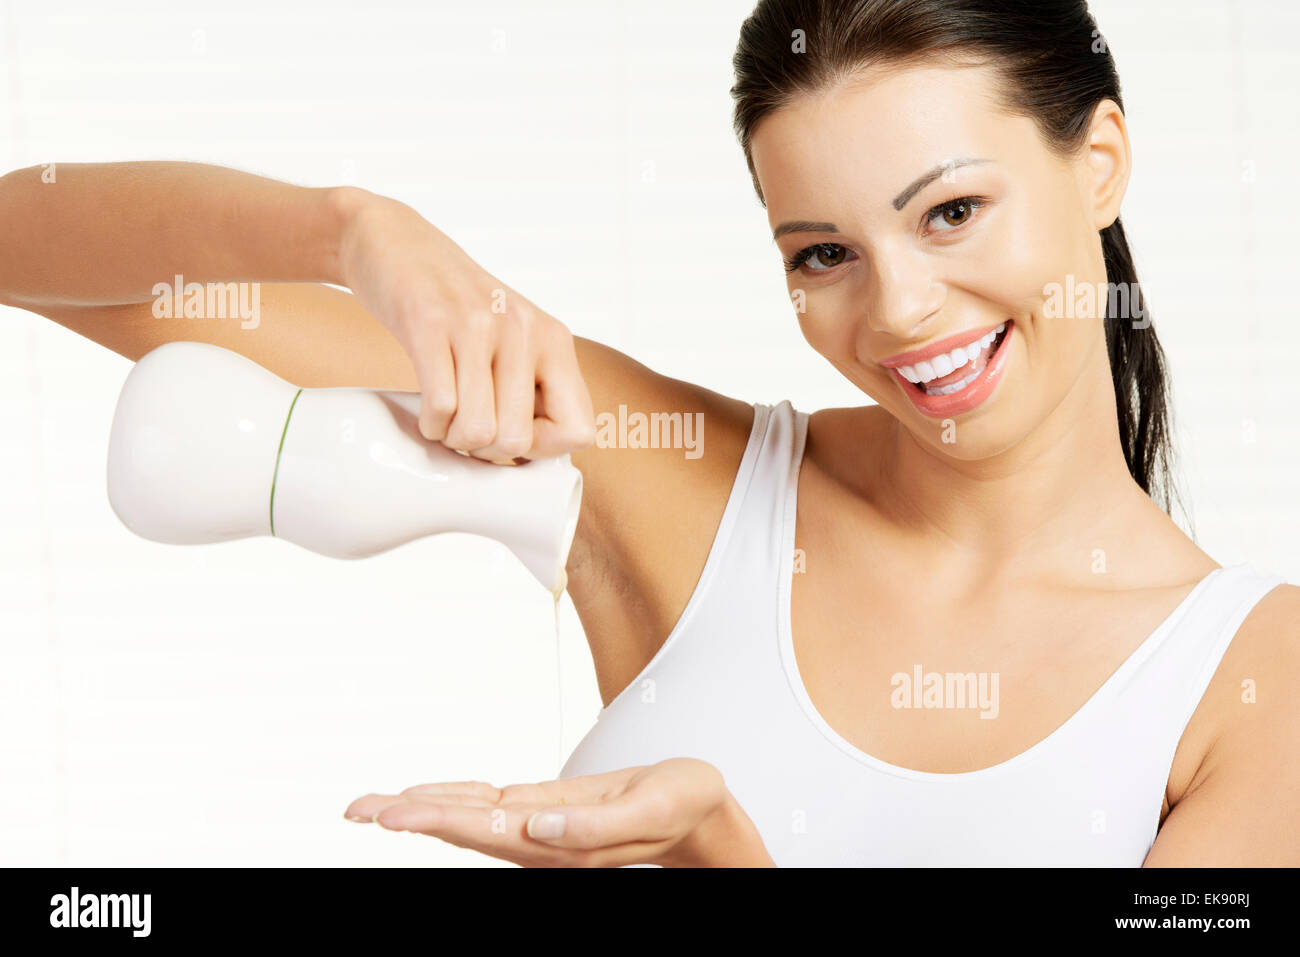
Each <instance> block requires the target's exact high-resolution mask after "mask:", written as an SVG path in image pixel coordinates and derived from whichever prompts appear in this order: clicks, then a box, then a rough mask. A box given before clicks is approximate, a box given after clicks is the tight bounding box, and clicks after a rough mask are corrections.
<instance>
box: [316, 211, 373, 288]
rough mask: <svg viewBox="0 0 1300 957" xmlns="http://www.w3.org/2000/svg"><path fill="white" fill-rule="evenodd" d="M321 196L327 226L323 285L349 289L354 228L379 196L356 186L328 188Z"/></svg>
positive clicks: (355, 230)
mask: <svg viewBox="0 0 1300 957" xmlns="http://www.w3.org/2000/svg"><path fill="white" fill-rule="evenodd" d="M323 194H324V205H325V209H326V211H327V213H326V220H327V222H328V223H329V226H328V230H327V232H328V240H327V242H326V243H325V247H324V250H325V251H324V262H323V263H322V274H323V275H324V276H326V277H328V278H326V279H325V282H329V283H333V284H334V285H336V286H347V287H349V288H350V287H351V283H350V282H349V279H350V275H349V273H350V270H349V265H348V264H349V261H350V258H351V250H352V248H353V246H354V245H355V242H356V233H357V225H358V223H359V222H360V221H361V219H362V218H363V215H364V214H365V212H366V211H367V210H368V209H371V208H373V207H374V206H375V204H376V203H377V201H379V200H380V199H381V197H379V196H378V195H376V194H375V193H372V192H370V191H369V190H365V189H361V188H360V187H358V186H331V187H327V188H326V189H325V190H323Z"/></svg>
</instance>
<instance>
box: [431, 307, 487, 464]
mask: <svg viewBox="0 0 1300 957" xmlns="http://www.w3.org/2000/svg"><path fill="white" fill-rule="evenodd" d="M492 348H493V344H492V342H491V341H490V340H489V339H488V338H487V337H486V336H484V335H482V334H473V333H472V332H470V331H466V332H462V333H460V334H459V335H457V336H456V337H454V338H453V339H452V356H453V358H454V360H455V364H456V411H455V412H454V413H453V414H452V417H451V423H450V424H449V425H448V426H447V434H446V436H445V437H444V439H443V442H444V444H446V445H448V446H450V447H451V448H453V449H459V450H461V451H462V452H470V453H473V452H476V451H477V450H479V449H483V448H486V447H487V446H489V445H491V444H492V440H493V439H494V438H495V437H496V399H495V398H494V395H493V387H492Z"/></svg>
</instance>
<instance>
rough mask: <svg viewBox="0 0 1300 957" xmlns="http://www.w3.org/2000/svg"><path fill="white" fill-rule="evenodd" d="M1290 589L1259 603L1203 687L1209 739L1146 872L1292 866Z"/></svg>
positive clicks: (1295, 596) (1294, 617) (1296, 815)
mask: <svg viewBox="0 0 1300 957" xmlns="http://www.w3.org/2000/svg"><path fill="white" fill-rule="evenodd" d="M1297 688H1300V588H1297V587H1296V586H1294V585H1283V586H1280V587H1278V588H1275V589H1274V590H1273V591H1271V592H1270V593H1269V594H1268V595H1266V596H1265V597H1264V598H1262V599H1261V600H1260V601H1259V602H1258V603H1257V604H1256V606H1255V607H1254V608H1253V609H1252V610H1251V613H1250V614H1249V615H1248V616H1247V618H1246V621H1245V622H1244V623H1243V624H1242V626H1241V628H1240V629H1239V630H1238V632H1237V635H1236V637H1235V638H1234V639H1233V642H1232V644H1231V645H1229V650H1228V652H1227V653H1226V654H1225V655H1224V657H1223V660H1222V661H1221V662H1220V664H1219V668H1218V670H1217V671H1216V673H1215V676H1214V678H1213V680H1212V682H1211V686H1210V689H1209V690H1208V691H1207V696H1214V706H1215V714H1216V724H1217V727H1218V729H1219V733H1218V734H1217V735H1216V736H1215V738H1214V740H1213V744H1212V745H1211V746H1210V748H1209V750H1208V752H1207V753H1206V755H1205V757H1204V759H1203V761H1202V762H1201V766H1200V768H1199V770H1198V771H1197V772H1196V774H1195V776H1194V777H1193V779H1192V782H1191V784H1190V785H1189V786H1188V788H1187V790H1186V793H1185V794H1184V795H1183V796H1182V798H1181V799H1180V800H1179V801H1178V803H1176V804H1175V805H1174V806H1173V808H1172V810H1171V811H1170V812H1169V816H1168V817H1167V818H1166V819H1165V822H1164V825H1163V826H1162V827H1161V828H1160V831H1159V833H1158V834H1157V835H1156V840H1155V843H1154V844H1153V845H1152V847H1151V850H1150V852H1149V853H1148V854H1147V858H1146V861H1145V866H1147V867H1269V866H1289V867H1294V866H1297V865H1300V695H1297V693H1296V689H1297Z"/></svg>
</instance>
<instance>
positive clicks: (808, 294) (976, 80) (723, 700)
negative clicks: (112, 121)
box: [0, 0, 1300, 866]
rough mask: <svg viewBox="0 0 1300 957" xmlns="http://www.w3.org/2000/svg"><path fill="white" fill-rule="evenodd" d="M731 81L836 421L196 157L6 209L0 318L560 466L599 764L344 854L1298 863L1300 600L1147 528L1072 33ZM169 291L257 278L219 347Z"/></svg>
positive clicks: (748, 40) (882, 26)
mask: <svg viewBox="0 0 1300 957" xmlns="http://www.w3.org/2000/svg"><path fill="white" fill-rule="evenodd" d="M734 65H735V69H736V81H735V86H734V88H733V90H732V94H733V96H734V100H735V117H734V119H735V129H736V132H737V133H738V135H739V138H740V143H741V146H742V148H743V151H744V155H745V157H746V160H747V163H748V166H749V170H750V173H751V175H752V179H753V184H754V186H755V188H756V190H757V192H758V196H759V200H760V202H762V203H763V205H764V206H765V207H766V210H767V214H768V229H770V231H771V233H772V235H773V237H774V238H775V242H776V245H777V247H778V248H779V251H780V258H781V259H783V260H784V263H785V274H786V277H787V280H788V287H789V292H790V296H791V299H792V301H793V302H794V304H795V311H796V314H797V317H798V322H799V325H800V327H801V329H802V331H803V334H804V337H805V339H806V340H807V341H808V343H809V344H810V345H811V346H812V347H813V349H814V350H816V352H817V353H819V354H820V355H822V356H823V357H825V358H826V360H827V361H828V362H829V363H830V364H831V365H832V366H833V367H834V368H835V369H837V370H838V371H839V372H840V373H841V374H842V375H843V376H844V377H845V378H846V379H847V380H848V381H849V382H850V383H852V384H853V385H854V386H856V387H857V389H858V390H859V391H860V392H861V394H862V396H863V397H864V400H865V399H866V398H870V399H872V400H874V404H866V403H865V401H864V404H861V405H855V406H854V407H851V408H835V409H822V410H820V411H817V412H815V413H812V414H806V413H804V412H800V411H796V410H795V409H794V407H793V406H792V405H791V403H790V402H788V401H787V402H782V403H779V404H776V405H764V404H758V405H750V404H748V403H746V402H743V401H740V400H738V399H733V398H729V397H726V396H722V395H719V394H717V393H714V392H712V391H709V390H708V389H706V388H702V387H700V386H696V385H692V384H690V383H686V382H681V381H678V380H674V379H670V378H667V377H665V376H662V375H657V374H656V373H654V372H652V371H650V370H649V369H647V368H645V367H644V366H642V365H640V364H638V363H637V362H635V361H633V360H632V359H630V358H628V357H627V356H624V355H621V354H620V353H618V352H616V351H614V350H613V349H610V348H608V347H605V346H602V345H599V344H597V343H595V342H593V341H591V340H588V339H583V338H577V337H574V336H573V335H572V334H571V333H570V332H569V330H568V328H567V327H566V326H565V325H564V324H562V323H561V322H560V321H559V320H558V319H557V318H556V317H554V316H551V315H549V314H548V313H547V312H545V311H544V310H542V309H541V308H539V307H538V306H537V305H535V304H534V303H532V302H531V301H530V300H528V299H526V298H525V297H524V296H523V295H521V294H520V293H518V292H516V291H515V290H513V289H512V288H510V287H508V286H507V285H506V284H505V283H504V282H502V281H501V280H500V279H498V278H496V277H495V276H492V275H490V274H489V273H487V272H486V270H484V269H483V268H482V267H480V266H479V265H478V264H477V263H475V262H474V261H473V260H471V259H470V258H469V256H468V255H467V254H466V253H465V252H464V251H463V250H462V249H461V248H460V247H459V246H457V245H456V244H455V243H454V242H452V240H451V239H450V238H449V237H448V236H446V235H445V234H443V233H442V232H441V231H439V230H438V229H437V228H435V227H434V226H433V225H432V224H430V223H428V222H427V221H425V220H424V219H423V218H422V217H420V216H419V215H418V214H417V213H416V212H415V211H414V210H413V209H411V208H410V207H407V206H405V205H403V204H402V203H399V202H396V201H395V200H392V199H389V198H386V197H382V196H377V195H375V194H373V193H370V192H367V191H365V190H361V189H357V188H351V187H340V188H332V189H319V190H314V189H301V188H297V187H291V186H287V185H285V184H283V183H277V182H275V181H272V180H267V179H262V178H259V177H254V176H249V175H247V174H242V173H238V172H236V171H233V170H225V169H220V168H214V167H209V166H200V165H196V164H184V163H141V164H111V165H104V166H76V165H72V166H60V167H59V174H58V175H59V184H60V185H59V187H58V189H57V190H52V189H47V188H44V187H43V186H42V185H41V182H40V176H39V173H38V171H34V170H22V171H18V172H16V173H13V174H10V175H9V176H6V177H4V179H3V180H0V221H3V222H6V223H12V224H16V225H15V226H14V227H13V228H11V229H10V230H8V231H0V302H4V303H8V304H11V305H15V306H18V307H20V308H25V309H29V310H31V311H33V312H37V313H40V314H43V315H46V316H49V317H51V318H52V319H54V320H55V321H57V322H60V323H62V324H64V325H66V326H68V327H69V328H71V329H74V330H76V331H77V332H79V333H81V334H83V335H85V336H87V337H89V338H92V339H94V340H96V341H98V342H100V343H102V344H104V345H106V346H108V347H110V348H112V349H114V350H116V351H118V352H120V353H121V354H123V355H126V356H128V357H130V358H132V359H138V358H140V357H141V356H142V355H144V354H145V353H146V352H148V351H150V350H151V349H153V348H154V347H156V346H158V345H160V344H161V343H164V342H167V341H170V340H175V339H190V340H197V341H202V342H213V343H216V344H218V345H222V346H224V347H226V348H228V349H231V350H234V351H237V352H240V353H241V354H243V355H245V356H248V357H249V358H252V359H254V360H255V361H256V362H258V363H259V364H260V365H262V366H264V367H265V368H267V369H269V370H271V371H272V372H274V373H276V374H277V375H279V376H281V377H282V378H285V379H288V380H290V381H293V382H295V383H297V384H298V385H300V386H303V387H306V388H316V387H333V386H340V385H352V386H369V387H372V388H378V389H413V388H416V387H417V386H418V388H419V389H420V391H421V393H422V398H421V410H420V411H421V418H420V431H421V433H422V435H423V437H424V438H425V439H426V440H428V441H431V442H441V443H442V444H443V445H446V446H448V447H450V448H453V449H456V450H458V451H461V452H465V453H468V454H470V455H474V456H476V457H478V458H482V459H486V460H489V461H491V462H494V463H496V464H499V465H501V466H502V467H509V466H510V465H512V464H514V463H515V462H516V460H517V459H518V458H519V457H524V458H541V457H554V456H559V455H562V454H566V453H569V454H571V457H572V462H573V464H574V465H575V466H576V467H577V468H579V469H580V470H581V471H582V473H583V490H584V494H583V499H582V505H581V515H580V519H579V523H578V528H577V531H576V536H575V539H574V544H573V548H572V551H571V553H570V557H569V563H568V565H567V573H568V583H569V591H570V594H571V595H572V597H573V600H574V604H575V607H576V609H577V611H578V614H579V616H580V618H581V621H582V624H583V627H584V629H585V632H586V637H587V640H588V642H589V644H590V647H591V652H592V657H593V661H594V665H595V671H596V677H597V683H598V686H599V690H600V695H601V699H602V701H603V703H604V705H605V707H604V708H603V709H602V710H601V712H600V715H599V718H598V720H597V721H596V723H595V726H594V727H593V728H591V730H590V731H589V732H588V734H587V735H586V737H585V738H584V739H583V740H582V742H581V743H580V744H579V746H578V747H577V748H576V750H575V751H574V752H573V753H572V755H570V757H569V759H568V761H567V763H566V764H565V765H564V767H563V769H562V771H561V774H560V776H559V778H558V779H557V780H553V781H545V782H540V783H535V784H534V783H528V784H515V785H510V786H507V787H496V786H493V785H491V784H488V783H487V782H483V781H455V782H439V783H433V784H426V785H420V786H415V787H412V788H409V789H407V790H405V791H402V792H400V793H397V794H371V795H367V796H364V797H361V798H358V799H357V800H356V801H355V802H353V804H352V805H351V806H350V807H349V808H348V810H347V816H348V817H349V818H350V819H352V820H355V821H359V822H363V823H371V822H373V823H377V824H379V825H380V826H381V827H385V828H389V829H395V830H413V831H418V832H420V833H424V834H428V835H431V836H436V837H438V838H440V839H442V840H444V841H448V842H451V843H453V844H457V845H460V846H463V847H471V848H474V849H476V850H479V851H482V852H483V853H486V854H490V855H494V856H497V857H501V858H505V859H507V860H511V861H515V862H517V863H520V864H524V865H528V866H533V865H536V866H576V865H601V866H603V865H624V864H659V865H664V866H702V865H765V864H772V863H775V864H778V865H816V866H834V865H1053V866H1060V865H1119V866H1138V865H1142V864H1147V865H1187V864H1198V865H1205V864H1245V865H1265V864H1297V863H1300V833H1297V831H1296V829H1295V827H1294V822H1295V820H1296V819H1297V817H1298V816H1300V762H1296V761H1295V760H1294V755H1295V754H1296V753H1297V751H1300V705H1298V704H1297V698H1296V696H1295V695H1294V694H1293V690H1294V688H1295V687H1296V686H1297V684H1298V683H1300V629H1298V628H1297V622H1298V621H1300V589H1297V588H1295V587H1293V586H1291V585H1287V584H1286V583H1285V582H1283V580H1282V579H1281V578H1280V577H1279V576H1277V575H1274V574H1270V573H1269V572H1267V571H1266V570H1262V569H1258V568H1256V567H1254V566H1253V565H1251V564H1249V563H1239V564H1234V565H1230V566H1227V567H1224V566H1221V565H1220V564H1219V563H1218V562H1216V561H1215V560H1214V559H1213V558H1212V557H1211V556H1209V555H1208V554H1206V553H1205V552H1204V551H1202V550H1201V549H1200V548H1199V547H1198V546H1197V545H1196V543H1195V542H1193V541H1192V540H1191V539H1190V538H1189V537H1188V536H1187V535H1186V534H1185V533H1184V532H1183V530H1182V529H1181V528H1179V526H1178V525H1177V524H1176V523H1175V522H1174V521H1173V520H1172V518H1171V517H1170V515H1169V514H1167V511H1166V510H1167V509H1168V508H1169V506H1170V505H1171V502H1172V500H1173V498H1175V497H1176V496H1172V495H1171V494H1170V493H1171V492H1172V490H1173V488H1174V486H1175V482H1174V481H1173V479H1172V472H1171V468H1170V465H1171V458H1170V454H1169V453H1170V441H1169V436H1170V433H1169V406H1168V385H1167V381H1166V374H1165V364H1164V359H1163V355H1162V351H1161V347H1160V345H1159V343H1158V341H1157V339H1156V335H1155V330H1154V326H1153V325H1152V323H1151V322H1150V319H1149V317H1148V316H1147V315H1146V314H1145V312H1143V313H1142V314H1141V317H1140V319H1139V318H1138V316H1137V315H1136V314H1134V313H1133V311H1132V310H1133V306H1134V304H1136V303H1137V302H1138V301H1139V300H1140V296H1139V295H1138V293H1139V292H1140V289H1139V287H1138V284H1137V276H1136V273H1135V271H1134V268H1133V264H1132V258H1131V256H1130V254H1129V250H1128V246H1127V243H1126V241H1125V237H1124V231H1123V228H1122V227H1121V225H1120V219H1119V214H1120V207H1121V205H1122V203H1123V199H1124V194H1125V190H1126V187H1127V184H1128V180H1129V176H1130V171H1131V168H1132V156H1131V152H1130V146H1129V133H1128V126H1127V120H1126V117H1125V114H1124V110H1123V104H1122V101H1121V99H1120V89H1119V81H1118V79H1117V76H1116V72H1115V64H1114V62H1113V60H1112V58H1111V56H1110V53H1109V51H1108V50H1107V48H1106V44H1105V41H1104V40H1103V39H1102V38H1101V35H1100V33H1099V31H1098V29H1097V27H1096V25H1095V23H1094V22H1093V19H1092V18H1091V16H1090V14H1089V12H1088V9H1087V7H1086V4H1085V3H1084V2H1083V0H762V2H760V3H759V4H758V6H757V7H756V8H755V9H754V11H753V14H752V16H750V17H749V19H748V20H746V21H745V23H744V25H743V26H742V28H741V34H740V42H739V45H738V47H737V49H736V53H735V59H734ZM737 169H739V167H737ZM742 175H743V174H742ZM772 268H773V269H774V270H775V269H776V268H778V267H777V264H776V262H775V261H774V262H773V263H772ZM178 276H183V277H184V280H185V281H186V282H193V283H196V284H203V283H218V282H231V281H241V282H250V283H256V284H258V288H259V290H260V298H259V299H258V304H259V308H258V314H259V323H258V325H257V327H256V329H255V330H250V331H249V332H248V333H244V332H240V331H238V329H239V324H238V323H232V322H217V323H213V322H210V321H207V320H204V319H201V318H198V317H190V316H189V315H188V314H186V315H177V316H175V317H172V318H167V319H165V320H162V319H160V318H159V317H158V316H156V315H155V313H154V311H153V308H152V306H151V304H150V290H151V289H152V288H153V287H154V285H155V284H156V283H158V282H160V281H163V282H165V283H173V282H174V283H175V284H176V285H177V287H178V288H181V286H180V284H181V279H180V278H175V277H178ZM263 284H264V285H263ZM333 286H343V287H346V288H347V289H349V290H351V292H350V293H349V292H345V291H343V290H342V289H338V288H331V287H333ZM1080 289H1081V290H1101V291H1100V292H1098V293H1097V294H1096V295H1094V296H1091V299H1090V300H1088V299H1084V300H1079V301H1078V302H1076V300H1075V299H1074V297H1073V296H1072V295H1069V294H1067V295H1066V296H1065V297H1064V298H1062V296H1061V295H1060V294H1059V291H1060V290H1080ZM1116 289H1122V290H1124V292H1125V294H1124V295H1112V294H1111V291H1112V290H1116ZM1089 301H1090V302H1091V306H1088V305H1087V303H1088V302H1089ZM1080 302H1081V303H1083V304H1084V307H1082V308H1074V306H1077V305H1079V303H1080ZM1103 303H1104V305H1105V309H1104V310H1103V309H1101V306H1102V304H1103ZM1062 306H1064V307H1065V308H1062ZM498 307H499V308H498ZM782 371H783V370H782V369H773V370H771V371H770V374H771V375H773V376H777V375H780V374H781V373H782ZM785 385H787V383H783V388H784V387H785ZM787 394H788V393H787ZM615 410H617V411H615ZM629 410H631V411H630V412H629ZM597 413H599V415H597ZM669 426H673V427H672V428H670V427H669ZM677 426H680V428H679V427H677ZM647 429H648V430H649V431H648V432H647ZM705 432H707V441H705V438H706V436H705ZM647 436H648V437H647ZM486 611H488V612H490V611H492V609H487V610H486ZM476 637H477V636H476ZM1244 683H1245V684H1248V685H1249V689H1250V692H1249V696H1248V695H1247V694H1245V693H1243V687H1244ZM1247 705H1248V706H1247ZM452 723H453V724H454V722H452Z"/></svg>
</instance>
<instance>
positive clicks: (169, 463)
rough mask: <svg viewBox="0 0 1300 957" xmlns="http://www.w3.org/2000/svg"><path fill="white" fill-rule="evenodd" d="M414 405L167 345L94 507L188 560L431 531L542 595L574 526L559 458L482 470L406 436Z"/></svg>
mask: <svg viewBox="0 0 1300 957" xmlns="http://www.w3.org/2000/svg"><path fill="white" fill-rule="evenodd" d="M419 411H420V395H419V393H418V392H392V391H379V390H375V389H360V388H331V389H300V388H298V387H297V386H294V385H291V384H290V383H288V382H285V381H284V380H283V379H281V378H279V377H278V376H276V375H274V374H272V373H271V372H269V371H267V370H266V369H264V368H262V367H261V366H259V365H257V364H256V363H255V362H253V361H251V360H250V359H247V358H245V357H244V356H241V355H239V354H238V353H235V352H231V351H230V350H228V349H223V348H221V347H219V346H214V345H210V344H208V343H202V342H169V343H167V344H166V345H162V346H159V347H158V348H156V349H154V350H153V351H152V352H150V353H149V354H148V355H146V356H144V357H142V358H141V359H140V361H139V362H137V363H136V364H135V367H134V368H133V369H132V370H131V372H130V374H129V375H128V376H127V379H126V382H125V384H124V385H123V386H122V392H121V395H120V396H119V397H118V401H117V409H116V412H115V413H114V416H113V428H112V434H111V436H110V438H109V450H108V499H109V502H110V504H111V505H112V507H113V511H114V512H116V513H117V516H118V518H120V519H121V520H122V522H123V523H124V524H125V525H126V526H127V528H129V529H131V531H133V532H135V533H136V534H137V535H140V536H142V537H144V538H148V539H151V540H153V541H157V542H166V543H169V544H178V545H191V544H199V543H206V542H221V541H229V540H231V539H237V538H249V537H253V536H258V535H274V536H275V537H276V538H283V539H286V540H288V541H291V542H294V543H296V544H298V545H301V546H303V547H304V548H308V549H310V550H312V551H314V552H318V553H320V554H322V555H328V556H331V557H334V558H364V557H366V556H369V555H374V554H376V553H378V552H383V551H387V550H389V549H391V548H395V547H397V546H398V545H402V544H404V543H406V542H409V541H412V540H413V539H417V538H422V537H424V536H426V535H435V534H438V533H440V532H468V533H472V534H476V535H485V536H488V537H489V538H494V539H496V540H497V541H500V542H502V543H503V544H505V545H506V546H507V547H508V548H509V549H510V550H511V551H513V552H514V553H515V555H517V556H518V557H519V559H520V560H521V561H522V562H523V563H524V565H525V566H526V567H527V568H528V570H529V571H530V572H531V573H532V574H533V576H534V577H536V578H537V579H538V581H540V582H541V583H542V584H543V585H544V586H545V587H546V588H547V589H548V590H549V591H551V592H552V594H554V595H556V596H558V595H559V593H560V592H561V591H562V590H563V588H564V584H565V574H564V565H565V562H566V561H567V559H568V555H569V548H570V546H571V545H572V544H573V535H574V532H575V530H576V529H577V525H578V511H579V507H580V504H581V500H582V473H580V472H579V471H578V470H577V469H576V468H574V467H573V465H572V464H571V463H570V462H569V457H568V456H567V455H565V456H561V457H559V458H551V459H538V460H536V461H532V462H528V463H527V464H524V465H518V466H503V465H494V464H492V463H490V462H484V461H481V460H479V459H474V458H471V457H469V456H467V455H463V454H461V453H458V452H455V451H453V450H451V449H448V448H447V447H445V446H444V445H442V444H441V443H438V442H430V441H428V440H427V439H425V438H424V437H423V436H422V435H421V434H420V432H419V428H418V424H417V423H418V419H419Z"/></svg>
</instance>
